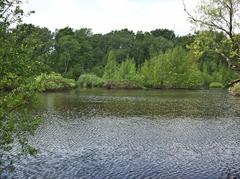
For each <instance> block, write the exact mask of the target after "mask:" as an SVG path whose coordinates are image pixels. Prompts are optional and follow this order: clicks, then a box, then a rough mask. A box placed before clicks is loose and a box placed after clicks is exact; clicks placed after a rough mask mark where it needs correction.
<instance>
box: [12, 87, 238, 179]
mask: <svg viewBox="0 0 240 179" xmlns="http://www.w3.org/2000/svg"><path fill="white" fill-rule="evenodd" d="M40 99H41V104H40V105H39V106H38V111H39V113H42V114H43V116H44V118H45V121H44V123H43V124H42V125H41V126H40V127H39V129H38V130H37V133H36V135H35V136H34V137H32V138H31V139H30V141H31V143H32V144H33V145H34V146H36V147H38V148H40V149H41V153H39V155H38V156H37V157H36V158H25V159H22V160H21V161H19V162H18V163H17V164H16V168H17V169H16V172H15V173H14V174H13V176H11V177H14V178H32V177H36V178H227V177H229V178H231V177H240V100H239V98H235V97H232V96H229V95H228V94H227V92H225V91H219V90H216V91H185V90H179V91H176V90H170V91H157V90H156V91H133V90H130V91H117V90H113V91H108V90H81V91H72V92H67V93H46V94H42V95H41V96H40Z"/></svg>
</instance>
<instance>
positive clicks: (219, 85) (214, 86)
mask: <svg viewBox="0 0 240 179" xmlns="http://www.w3.org/2000/svg"><path fill="white" fill-rule="evenodd" d="M209 88H224V86H223V84H222V83H220V82H212V83H210V85H209Z"/></svg>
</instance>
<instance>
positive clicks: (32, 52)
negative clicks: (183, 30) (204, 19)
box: [2, 24, 237, 90]
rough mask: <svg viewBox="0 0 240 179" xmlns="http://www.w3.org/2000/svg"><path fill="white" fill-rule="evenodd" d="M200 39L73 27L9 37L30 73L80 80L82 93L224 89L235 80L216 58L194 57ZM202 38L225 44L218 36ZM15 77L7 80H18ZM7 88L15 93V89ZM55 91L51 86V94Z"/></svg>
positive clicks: (28, 27)
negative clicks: (85, 90) (88, 89)
mask: <svg viewBox="0 0 240 179" xmlns="http://www.w3.org/2000/svg"><path fill="white" fill-rule="evenodd" d="M202 33H203V32H201V33H200V32H196V33H195V34H193V35H186V36H176V34H175V33H174V31H172V30H168V29H156V30H153V31H151V32H142V31H139V32H136V33H134V32H133V31H130V30H128V29H123V30H118V31H112V32H110V33H107V34H93V33H92V32H91V29H87V28H82V29H79V30H74V29H72V28H70V27H66V28H63V29H59V30H56V31H55V32H51V31H50V30H49V29H47V28H40V27H37V26H34V25H32V24H20V25H18V26H17V27H16V28H15V29H13V30H12V31H11V32H9V33H8V35H9V36H10V38H13V40H14V45H15V47H14V50H18V51H19V54H24V58H25V59H28V61H29V62H30V64H33V67H34V66H35V67H34V68H36V69H32V70H31V71H32V72H33V73H34V75H40V74H42V73H45V74H50V75H51V76H50V77H49V79H50V78H54V74H51V73H53V72H54V73H55V76H57V75H58V74H60V75H61V76H62V77H64V78H67V79H73V80H76V81H77V86H80V87H83V86H84V87H107V88H158V89H164V88H167V89H169V88H177V89H183V88H186V89H202V88H223V87H225V86H226V85H227V84H228V83H229V82H230V81H232V80H234V79H236V78H237V74H236V73H235V72H234V71H233V70H231V69H229V68H228V64H227V63H226V61H225V60H224V58H223V57H222V56H220V55H218V54H216V53H214V52H206V53H204V54H203V55H201V57H197V56H196V54H195V52H194V51H193V50H192V49H191V46H194V45H195V44H194V43H196V39H198V38H199V37H200V36H201V35H202ZM204 33H206V34H213V35H214V36H216V37H218V38H223V39H224V38H226V36H225V35H224V34H223V33H219V32H214V31H205V32H204ZM4 45H5V44H4ZM16 65H18V64H16ZM20 65H21V64H20ZM28 65H29V64H28ZM2 67H3V66H2ZM39 67H41V68H39ZM15 69H16V68H15ZM11 75H13V76H10V77H7V78H8V79H6V80H8V81H11V79H13V78H14V75H17V74H11ZM32 76H33V75H32ZM38 78H41V77H38ZM14 81H15V80H14ZM66 84H67V83H66ZM59 87H60V86H59ZM5 88H14V84H11V83H9V84H8V85H7V86H5ZM54 88H55V87H54V86H53V87H51V84H50V86H49V89H53V90H54ZM57 88H58V87H57ZM56 90H57V89H56Z"/></svg>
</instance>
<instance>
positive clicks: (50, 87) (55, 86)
mask: <svg viewBox="0 0 240 179" xmlns="http://www.w3.org/2000/svg"><path fill="white" fill-rule="evenodd" d="M36 82H37V83H40V86H41V90H42V91H59V90H66V89H71V88H74V87H75V86H76V84H75V80H72V79H67V78H63V77H62V76H61V75H60V74H58V73H51V74H41V75H39V76H38V77H36Z"/></svg>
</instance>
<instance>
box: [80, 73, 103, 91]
mask: <svg viewBox="0 0 240 179" xmlns="http://www.w3.org/2000/svg"><path fill="white" fill-rule="evenodd" d="M103 84H104V80H103V79H102V78H100V77H98V76H96V75H94V74H83V75H81V76H80V77H79V79H78V81H77V86H79V87H84V88H92V87H102V86H103Z"/></svg>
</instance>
